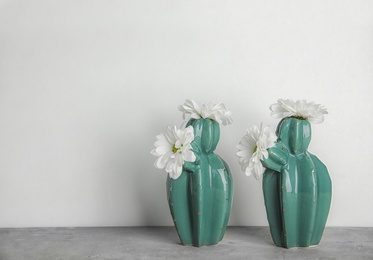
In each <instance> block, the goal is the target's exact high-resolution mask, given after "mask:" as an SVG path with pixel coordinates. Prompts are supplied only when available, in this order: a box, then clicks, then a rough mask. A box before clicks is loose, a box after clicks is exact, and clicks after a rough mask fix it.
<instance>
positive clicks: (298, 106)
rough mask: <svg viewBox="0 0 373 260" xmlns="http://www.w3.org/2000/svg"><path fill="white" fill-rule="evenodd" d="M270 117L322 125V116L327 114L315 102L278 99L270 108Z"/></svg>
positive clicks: (324, 109)
mask: <svg viewBox="0 0 373 260" xmlns="http://www.w3.org/2000/svg"><path fill="white" fill-rule="evenodd" d="M270 110H271V111H272V113H271V115H272V116H274V117H276V118H283V117H298V118H301V119H306V120H308V121H310V122H312V123H318V124H319V123H322V122H323V121H324V114H328V111H327V110H326V108H324V107H323V106H321V105H320V104H316V103H315V102H307V101H306V100H298V101H296V102H294V101H293V100H289V99H288V100H285V99H279V100H278V101H277V103H275V104H272V105H271V106H270Z"/></svg>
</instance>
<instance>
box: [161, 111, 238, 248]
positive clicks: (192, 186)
mask: <svg viewBox="0 0 373 260" xmlns="http://www.w3.org/2000/svg"><path fill="white" fill-rule="evenodd" d="M189 125H192V126H193V128H194V141H193V142H192V149H193V152H194V153H195V155H196V158H197V159H196V161H195V162H193V163H191V162H185V163H184V166H183V172H182V174H181V175H180V177H179V178H177V179H171V178H170V177H168V179H167V195H168V202H169V207H170V211H171V215H172V218H173V221H174V224H175V227H176V230H177V233H178V235H179V238H180V240H181V242H182V244H183V245H193V246H197V247H199V246H204V245H214V244H217V243H218V242H219V241H221V240H222V238H223V236H224V233H225V230H226V227H227V223H228V219H229V215H230V210H231V205H232V195H233V194H232V192H233V187H232V185H233V183H232V176H231V173H230V170H229V167H228V165H227V164H226V162H225V161H224V160H223V159H221V158H220V156H219V155H217V154H215V153H214V150H215V148H216V146H217V144H218V141H219V138H220V128H219V124H218V123H217V122H216V121H214V120H211V119H203V118H201V119H197V120H195V119H191V120H190V121H189V122H188V124H187V126H189Z"/></svg>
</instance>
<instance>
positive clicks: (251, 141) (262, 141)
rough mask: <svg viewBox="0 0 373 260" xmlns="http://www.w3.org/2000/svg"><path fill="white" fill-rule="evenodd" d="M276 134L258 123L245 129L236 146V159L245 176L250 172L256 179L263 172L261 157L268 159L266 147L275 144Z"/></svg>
mask: <svg viewBox="0 0 373 260" xmlns="http://www.w3.org/2000/svg"><path fill="white" fill-rule="evenodd" d="M275 141H276V136H275V135H274V134H273V133H272V132H270V131H269V126H265V127H264V128H263V125H262V124H260V128H258V127H257V126H252V127H251V128H250V130H247V133H246V135H244V136H243V137H242V139H241V141H240V143H239V145H238V146H237V148H238V152H237V156H238V161H239V163H240V165H241V168H242V170H243V171H244V172H245V174H246V175H247V176H250V175H251V174H252V175H254V177H255V178H256V179H257V180H258V179H259V177H260V176H261V175H263V173H264V166H263V164H262V162H261V160H262V159H263V158H266V159H268V151H267V149H268V148H271V147H273V146H274V145H275Z"/></svg>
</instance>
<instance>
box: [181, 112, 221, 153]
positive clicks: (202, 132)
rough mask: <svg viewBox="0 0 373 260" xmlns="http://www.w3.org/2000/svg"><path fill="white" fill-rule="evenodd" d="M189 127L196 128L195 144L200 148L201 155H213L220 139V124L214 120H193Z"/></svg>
mask: <svg viewBox="0 0 373 260" xmlns="http://www.w3.org/2000/svg"><path fill="white" fill-rule="evenodd" d="M187 125H192V126H193V128H194V141H193V142H194V143H195V144H196V145H197V146H198V147H199V149H200V152H201V153H205V154H207V153H211V152H213V151H214V150H215V148H216V146H217V144H218V142H219V138H220V127H219V123H218V122H216V121H215V120H212V119H204V118H201V119H197V120H195V119H191V120H190V121H189V122H188V124H187Z"/></svg>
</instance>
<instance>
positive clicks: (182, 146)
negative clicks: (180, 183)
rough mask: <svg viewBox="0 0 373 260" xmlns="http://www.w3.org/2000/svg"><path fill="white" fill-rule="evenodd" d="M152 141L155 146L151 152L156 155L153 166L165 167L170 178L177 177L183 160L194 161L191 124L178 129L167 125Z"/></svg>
mask: <svg viewBox="0 0 373 260" xmlns="http://www.w3.org/2000/svg"><path fill="white" fill-rule="evenodd" d="M156 138H157V140H156V141H155V143H154V146H155V147H156V148H155V149H153V150H152V151H151V154H152V155H154V156H157V157H158V159H157V160H156V161H155V163H154V166H155V167H156V168H158V169H163V168H165V169H166V172H168V173H169V175H170V178H172V179H177V178H178V177H179V176H180V175H181V172H182V170H183V165H184V161H187V162H194V161H195V160H196V156H195V155H194V153H193V151H192V150H191V148H192V147H191V143H192V142H193V140H194V129H193V126H188V127H187V128H183V129H178V128H177V127H176V126H169V127H168V128H167V129H166V132H165V133H161V134H160V135H157V137H156Z"/></svg>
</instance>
